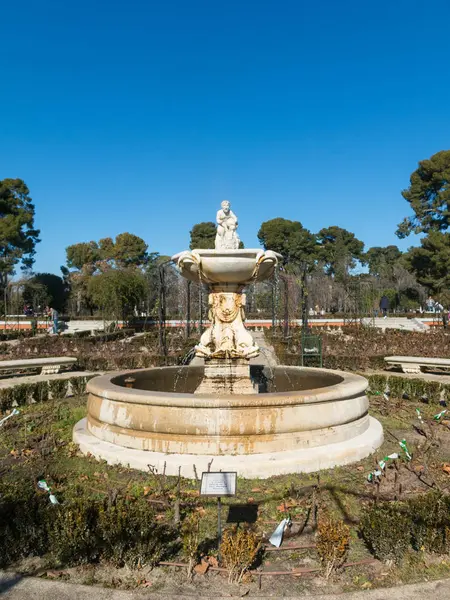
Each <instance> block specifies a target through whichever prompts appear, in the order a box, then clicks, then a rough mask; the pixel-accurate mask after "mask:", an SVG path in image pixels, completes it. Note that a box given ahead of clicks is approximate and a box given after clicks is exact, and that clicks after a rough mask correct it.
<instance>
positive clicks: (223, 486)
mask: <svg viewBox="0 0 450 600" xmlns="http://www.w3.org/2000/svg"><path fill="white" fill-rule="evenodd" d="M236 480H237V473H235V472H225V473H223V472H222V471H216V472H209V473H202V482H201V486H200V496H216V497H218V498H220V497H224V496H236Z"/></svg>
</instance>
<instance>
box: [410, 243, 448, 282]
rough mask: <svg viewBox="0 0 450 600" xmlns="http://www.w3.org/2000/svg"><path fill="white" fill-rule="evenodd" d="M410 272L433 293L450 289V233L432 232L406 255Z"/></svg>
mask: <svg viewBox="0 0 450 600" xmlns="http://www.w3.org/2000/svg"><path fill="white" fill-rule="evenodd" d="M404 260H405V264H406V266H407V268H408V270H410V271H412V272H413V273H414V274H415V276H416V278H417V281H418V282H419V283H421V284H422V285H424V286H426V287H427V288H428V289H429V290H431V291H433V293H439V292H443V291H445V290H448V289H450V233H442V232H440V231H432V232H430V233H429V234H428V235H427V236H426V237H424V238H423V239H422V240H421V246H420V247H419V248H410V249H409V250H408V252H407V253H406V254H405V255H404Z"/></svg>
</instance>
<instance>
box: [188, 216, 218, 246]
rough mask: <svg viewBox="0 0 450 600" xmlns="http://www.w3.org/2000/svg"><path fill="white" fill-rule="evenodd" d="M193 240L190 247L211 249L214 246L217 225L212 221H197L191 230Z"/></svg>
mask: <svg viewBox="0 0 450 600" xmlns="http://www.w3.org/2000/svg"><path fill="white" fill-rule="evenodd" d="M190 234H191V241H190V244H189V248H190V249H191V250H194V249H195V248H199V249H205V250H211V249H213V248H214V242H215V239H216V226H215V225H214V223H213V222H212V221H204V222H203V223H197V224H196V225H194V227H193V228H192V229H191V231H190Z"/></svg>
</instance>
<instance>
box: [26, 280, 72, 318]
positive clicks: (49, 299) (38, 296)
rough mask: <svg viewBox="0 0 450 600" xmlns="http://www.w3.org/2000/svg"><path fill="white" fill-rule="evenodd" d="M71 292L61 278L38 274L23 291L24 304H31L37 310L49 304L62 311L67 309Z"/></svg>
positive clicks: (28, 282)
mask: <svg viewBox="0 0 450 600" xmlns="http://www.w3.org/2000/svg"><path fill="white" fill-rule="evenodd" d="M68 293H69V290H68V288H67V285H66V284H65V283H64V281H63V279H62V278H61V277H58V275H54V274H53V273H36V274H35V275H33V277H31V279H29V280H28V281H27V282H26V283H25V285H24V289H23V300H24V302H27V303H30V304H31V305H32V306H33V308H34V309H35V310H36V309H37V308H38V306H39V305H40V306H41V307H43V306H45V305H46V304H48V305H49V306H51V307H53V308H56V310H58V311H62V310H64V308H65V304H66V301H67V297H68Z"/></svg>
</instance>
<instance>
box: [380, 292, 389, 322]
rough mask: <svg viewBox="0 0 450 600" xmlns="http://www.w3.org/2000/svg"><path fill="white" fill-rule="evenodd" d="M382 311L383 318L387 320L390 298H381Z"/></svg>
mask: <svg viewBox="0 0 450 600" xmlns="http://www.w3.org/2000/svg"><path fill="white" fill-rule="evenodd" d="M380 310H381V312H382V313H383V318H384V319H386V317H387V313H388V310H389V298H388V297H387V296H381V300H380Z"/></svg>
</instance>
